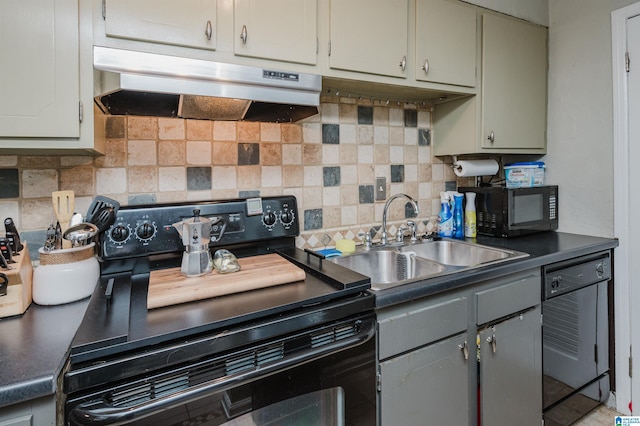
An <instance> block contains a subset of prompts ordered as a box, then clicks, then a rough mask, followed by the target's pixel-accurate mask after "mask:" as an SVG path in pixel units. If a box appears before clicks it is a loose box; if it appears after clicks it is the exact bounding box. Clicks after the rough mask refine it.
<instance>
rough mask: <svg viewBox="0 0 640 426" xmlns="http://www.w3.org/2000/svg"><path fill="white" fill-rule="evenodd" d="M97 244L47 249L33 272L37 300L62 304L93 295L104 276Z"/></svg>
mask: <svg viewBox="0 0 640 426" xmlns="http://www.w3.org/2000/svg"><path fill="white" fill-rule="evenodd" d="M94 248H95V243H91V244H88V245H86V246H81V247H74V248H69V249H62V250H55V251H51V252H45V251H44V250H43V249H40V250H39V253H40V264H39V265H38V267H37V268H35V270H34V272H33V301H34V302H35V303H37V304H38V305H61V304H63V303H69V302H74V301H76V300H80V299H84V298H85V297H89V296H91V294H92V293H93V290H94V288H95V286H96V284H97V282H98V278H99V276H100V265H99V264H98V259H97V258H96V256H95V253H94Z"/></svg>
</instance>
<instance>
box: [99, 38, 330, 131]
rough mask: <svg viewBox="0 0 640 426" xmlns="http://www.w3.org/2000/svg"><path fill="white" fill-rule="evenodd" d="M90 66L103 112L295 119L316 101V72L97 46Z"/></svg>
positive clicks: (319, 79) (313, 110)
mask: <svg viewBox="0 0 640 426" xmlns="http://www.w3.org/2000/svg"><path fill="white" fill-rule="evenodd" d="M93 67H94V72H95V77H94V87H95V93H94V94H95V101H96V103H97V104H98V106H99V107H100V108H101V109H102V110H103V111H104V113H105V114H112V115H146V116H157V117H181V118H193V119H206V120H227V121H231V120H246V121H263V122H294V121H298V120H301V119H303V118H307V117H310V116H312V115H315V114H317V113H318V108H317V107H318V105H320V92H321V90H322V77H321V76H320V75H314V74H303V73H293V72H287V71H279V70H274V69H266V68H258V67H250V66H244V65H235V64H227V63H220V62H212V61H206V60H201V59H190V58H183V57H175V56H167V55H159V54H153V53H145V52H137V51H130V50H122V49H113V48H107V47H101V46H94V48H93Z"/></svg>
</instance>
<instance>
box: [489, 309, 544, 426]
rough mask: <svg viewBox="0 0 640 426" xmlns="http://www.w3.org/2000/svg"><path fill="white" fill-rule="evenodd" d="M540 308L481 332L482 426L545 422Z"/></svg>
mask: <svg viewBox="0 0 640 426" xmlns="http://www.w3.org/2000/svg"><path fill="white" fill-rule="evenodd" d="M540 318H541V317H540V306H539V305H538V306H536V307H535V308H534V309H531V310H528V311H526V312H522V313H520V314H519V315H516V316H514V317H512V318H509V319H507V320H505V321H502V322H499V323H497V324H493V325H491V326H488V327H486V328H483V329H482V330H480V331H479V336H480V338H479V342H480V373H479V374H480V377H479V383H480V413H481V417H482V425H483V426H500V425H505V426H506V425H509V426H511V425H538V424H541V421H542V417H541V416H542V327H541V324H540Z"/></svg>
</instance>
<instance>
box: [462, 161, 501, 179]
mask: <svg viewBox="0 0 640 426" xmlns="http://www.w3.org/2000/svg"><path fill="white" fill-rule="evenodd" d="M499 169H500V166H499V165H498V162H497V161H496V160H459V161H456V162H455V163H453V171H454V173H455V174H456V176H459V177H465V176H493V175H495V174H496V173H498V170H499Z"/></svg>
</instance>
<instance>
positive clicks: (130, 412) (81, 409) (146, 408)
mask: <svg viewBox="0 0 640 426" xmlns="http://www.w3.org/2000/svg"><path fill="white" fill-rule="evenodd" d="M365 324H367V326H364V325H365ZM373 324H374V322H373V321H365V322H364V323H363V324H362V325H363V327H361V329H360V331H359V333H358V334H356V335H354V336H351V337H349V338H345V339H342V340H339V341H337V342H334V343H331V344H327V345H324V346H322V347H321V348H315V349H308V350H306V351H303V352H300V353H298V354H295V355H291V356H289V357H286V358H284V359H282V360H280V361H277V362H274V363H273V364H270V365H265V366H260V367H258V368H255V369H253V370H250V371H247V372H244V373H237V374H233V375H229V376H226V377H225V378H223V379H222V380H220V379H217V380H213V381H210V382H206V383H202V384H200V385H197V386H194V387H192V388H189V389H187V390H184V391H178V392H176V393H174V394H171V395H168V396H165V397H162V398H157V399H152V400H150V401H147V402H144V403H142V404H138V405H134V406H126V407H114V406H112V405H110V404H109V403H108V402H107V401H106V399H105V398H101V399H99V400H93V401H88V402H83V403H82V404H79V405H77V406H75V407H74V408H73V409H72V410H71V412H70V413H69V420H70V421H71V424H81V425H120V424H126V423H129V422H131V421H133V420H139V419H142V418H145V417H148V416H150V415H152V414H154V413H157V412H159V411H161V410H165V409H169V408H173V407H177V406H179V405H182V404H186V403H188V402H190V401H191V400H194V399H197V398H199V397H201V396H205V395H206V394H208V393H211V392H216V391H222V390H225V389H228V388H231V387H234V386H240V385H242V384H244V383H247V382H250V381H251V380H253V379H256V378H258V377H260V376H265V375H270V374H274V373H276V372H278V371H280V370H285V369H288V368H291V367H294V366H296V365H299V364H303V363H306V362H310V361H314V360H316V359H319V358H322V357H324V356H327V355H330V354H332V353H335V352H338V351H342V350H345V349H350V348H353V347H356V346H359V345H361V344H363V343H365V342H367V341H368V340H369V339H371V338H372V337H373V335H374V331H375V329H374V327H373Z"/></svg>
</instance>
